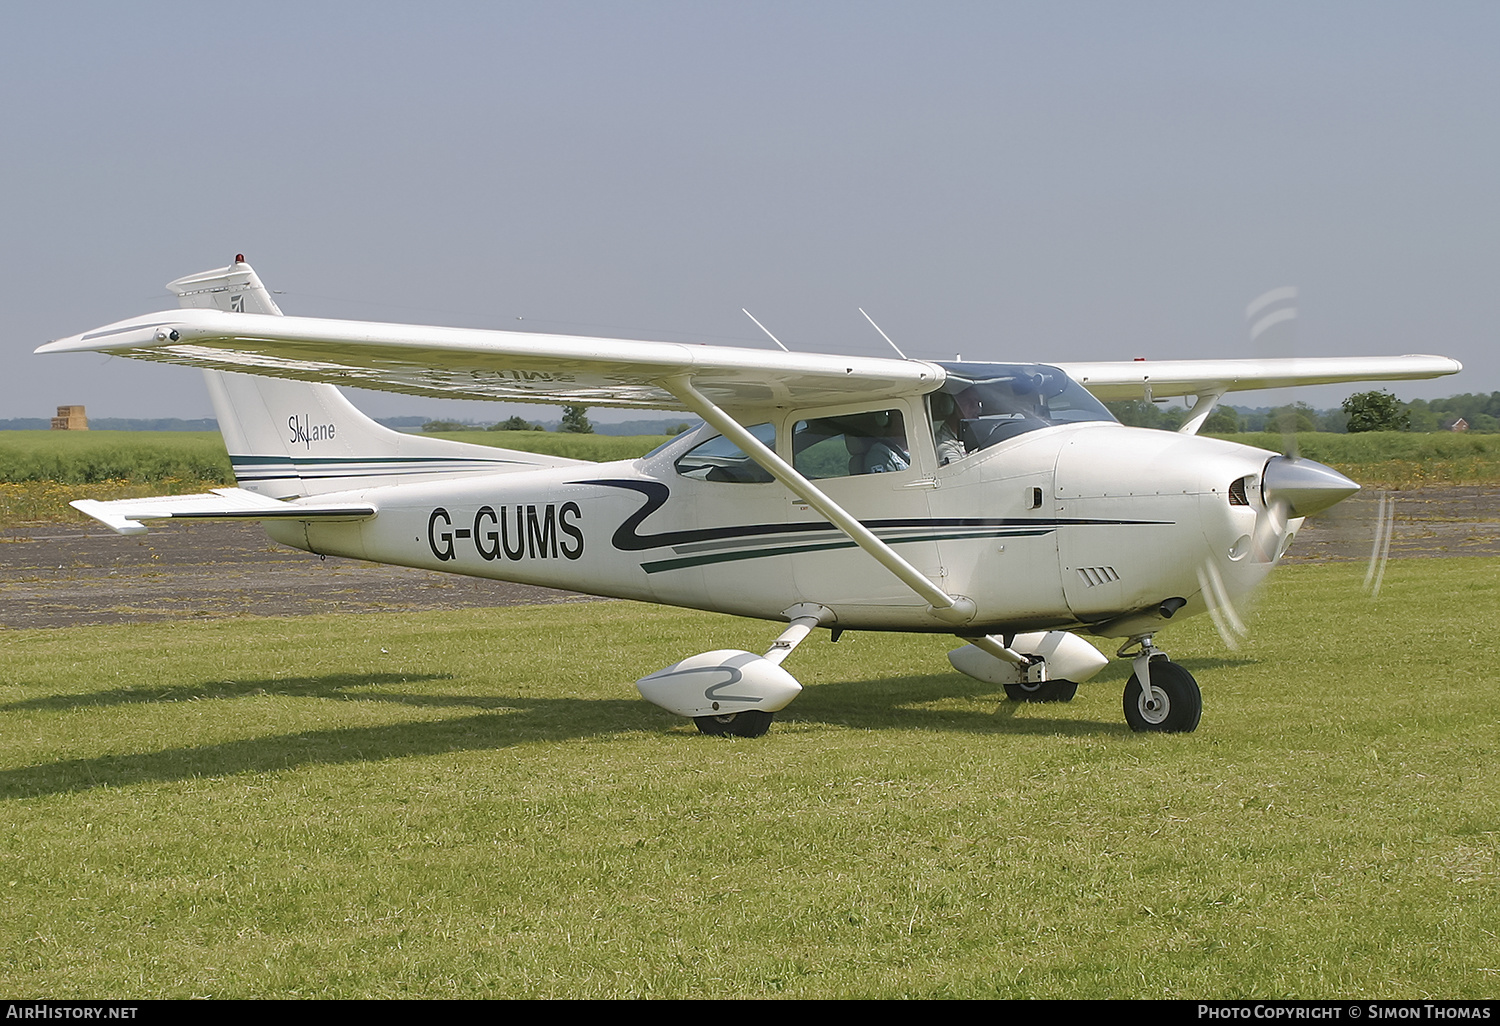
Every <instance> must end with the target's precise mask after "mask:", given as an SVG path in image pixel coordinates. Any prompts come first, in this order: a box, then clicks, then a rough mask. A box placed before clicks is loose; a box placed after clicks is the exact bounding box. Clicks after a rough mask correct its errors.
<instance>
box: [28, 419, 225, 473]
mask: <svg viewBox="0 0 1500 1026" xmlns="http://www.w3.org/2000/svg"><path fill="white" fill-rule="evenodd" d="M170 479H179V480H211V481H218V482H221V483H229V482H232V481H233V480H234V477H233V474H232V472H231V471H230V467H229V456H228V454H226V453H225V451H224V442H223V440H222V439H221V438H220V437H219V433H218V432H217V431H0V481H4V482H8V483H19V482H25V481H52V482H56V483H58V484H99V483H101V482H106V481H128V482H131V483H145V482H153V481H166V480H170Z"/></svg>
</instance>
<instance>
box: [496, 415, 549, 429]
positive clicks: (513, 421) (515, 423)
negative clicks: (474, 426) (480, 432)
mask: <svg viewBox="0 0 1500 1026" xmlns="http://www.w3.org/2000/svg"><path fill="white" fill-rule="evenodd" d="M485 430H486V431H545V430H547V429H546V428H544V427H542V426H541V425H540V424H533V423H532V422H531V421H529V420H527V419H526V418H525V417H511V418H510V419H509V420H502V421H501V422H500V423H498V424H491V425H490V426H489V427H487V428H485Z"/></svg>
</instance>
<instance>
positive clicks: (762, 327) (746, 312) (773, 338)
mask: <svg viewBox="0 0 1500 1026" xmlns="http://www.w3.org/2000/svg"><path fill="white" fill-rule="evenodd" d="M740 313H742V314H744V315H745V316H746V317H748V318H750V319H751V320H752V321H755V315H754V314H753V313H751V312H750V311H749V310H746V309H745V308H744V307H743V306H742V307H740ZM755 326H756V327H757V328H759V329H760V330H761V331H764V332H765V333H766V334H767V335H768V336H769V337H770V339H771V341H772V342H775V343H776V344H777V345H778V346H781V339H779V338H777V337H776V336H775V335H772V334H771V329H770V328H768V327H766V326H765V325H764V324H762V323H760V321H755ZM781 351H782V352H783V353H790V352H791V350H790V349H788V348H787V347H786V346H781Z"/></svg>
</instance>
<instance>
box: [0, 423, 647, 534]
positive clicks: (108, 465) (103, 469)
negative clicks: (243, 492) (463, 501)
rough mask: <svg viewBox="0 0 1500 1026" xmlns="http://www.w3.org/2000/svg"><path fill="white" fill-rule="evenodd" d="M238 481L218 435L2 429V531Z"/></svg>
mask: <svg viewBox="0 0 1500 1026" xmlns="http://www.w3.org/2000/svg"><path fill="white" fill-rule="evenodd" d="M431 437H437V438H452V439H455V440H457V441H461V442H473V443H476V444H480V445H495V446H500V447H502V448H509V449H520V450H522V451H523V452H540V453H547V454H548V455H552V456H566V457H569V458H571V459H579V460H595V461H597V462H607V461H610V460H626V459H634V458H636V457H638V456H643V455H645V454H646V453H647V452H650V451H651V450H652V449H654V448H656V447H657V446H658V445H660V444H662V443H663V442H665V441H666V440H667V437H668V436H666V435H661V436H656V435H573V434H560V433H556V432H547V431H465V432H459V433H455V434H439V435H434V436H431ZM233 484H234V474H233V472H232V471H231V469H230V466H229V457H228V455H227V454H226V453H225V451H224V442H223V440H222V439H221V438H220V437H219V435H218V433H217V432H213V431H0V528H6V527H17V526H19V525H21V524H28V523H38V522H48V523H76V524H82V523H92V521H91V520H90V519H89V518H88V517H86V516H84V515H83V514H82V513H79V512H78V511H77V510H74V509H72V508H71V507H69V506H68V503H69V502H71V501H72V500H74V499H102V500H108V499H130V498H138V497H140V496H144V495H184V494H190V493H193V492H201V491H206V490H207V489H209V488H223V487H226V486H230V485H233Z"/></svg>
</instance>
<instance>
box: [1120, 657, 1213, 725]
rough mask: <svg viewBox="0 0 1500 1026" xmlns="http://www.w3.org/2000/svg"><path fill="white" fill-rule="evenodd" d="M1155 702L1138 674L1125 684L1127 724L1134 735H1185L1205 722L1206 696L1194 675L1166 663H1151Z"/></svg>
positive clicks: (1162, 660)
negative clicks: (1145, 689)
mask: <svg viewBox="0 0 1500 1026" xmlns="http://www.w3.org/2000/svg"><path fill="white" fill-rule="evenodd" d="M1151 692H1152V699H1153V700H1152V701H1147V699H1146V696H1145V694H1144V689H1142V687H1141V682H1140V681H1139V680H1138V679H1137V678H1136V675H1135V674H1133V673H1132V674H1131V675H1130V679H1129V680H1128V681H1126V682H1125V722H1126V723H1128V724H1130V729H1131V730H1135V731H1156V732H1158V733H1162V734H1186V733H1189V732H1191V731H1194V730H1197V729H1198V721H1199V720H1200V719H1202V718H1203V692H1201V691H1199V690H1198V682H1197V681H1196V680H1194V679H1193V675H1192V674H1191V673H1188V672H1187V671H1186V670H1184V669H1183V668H1182V667H1181V666H1178V665H1177V664H1176V663H1174V662H1169V661H1168V660H1166V659H1153V660H1151Z"/></svg>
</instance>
